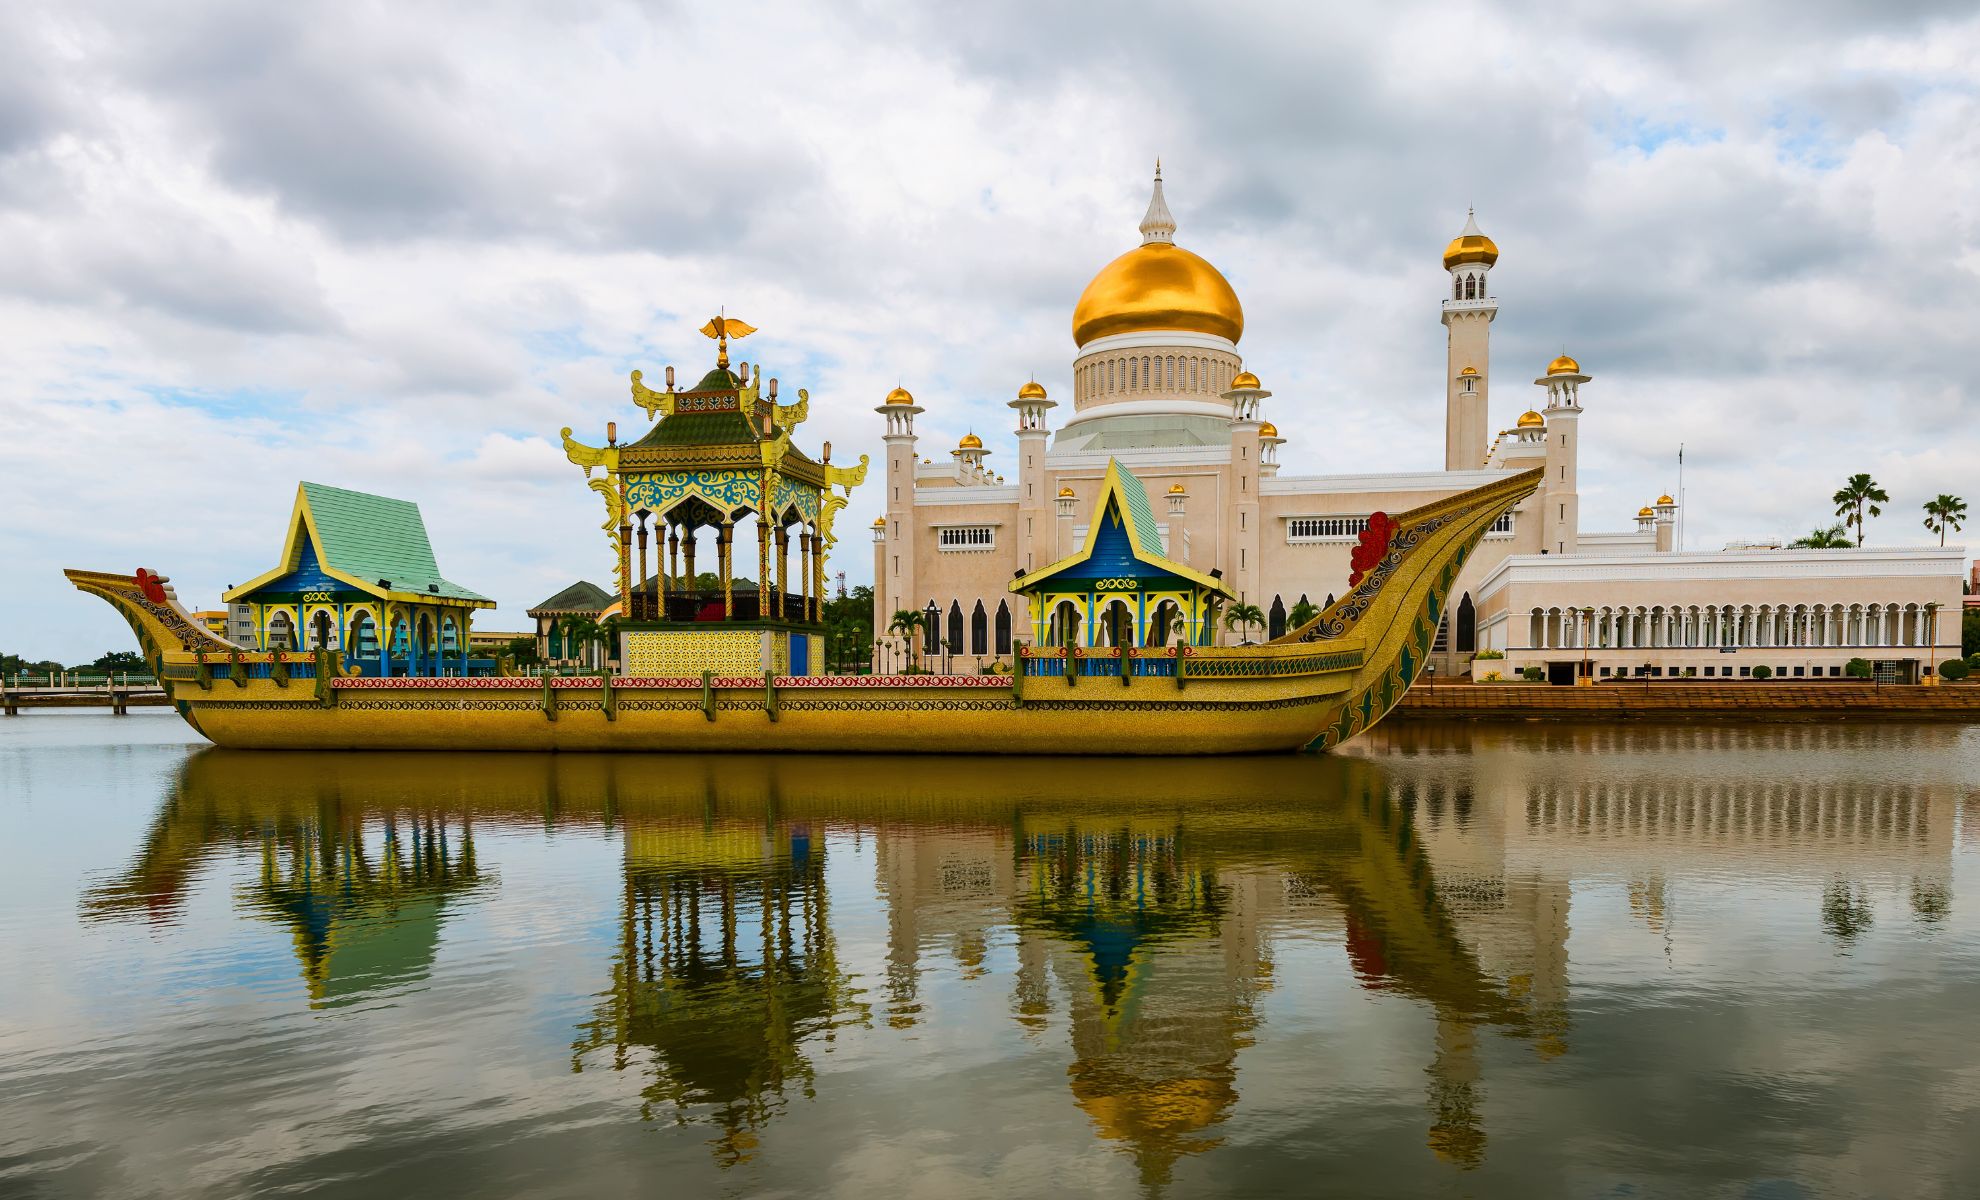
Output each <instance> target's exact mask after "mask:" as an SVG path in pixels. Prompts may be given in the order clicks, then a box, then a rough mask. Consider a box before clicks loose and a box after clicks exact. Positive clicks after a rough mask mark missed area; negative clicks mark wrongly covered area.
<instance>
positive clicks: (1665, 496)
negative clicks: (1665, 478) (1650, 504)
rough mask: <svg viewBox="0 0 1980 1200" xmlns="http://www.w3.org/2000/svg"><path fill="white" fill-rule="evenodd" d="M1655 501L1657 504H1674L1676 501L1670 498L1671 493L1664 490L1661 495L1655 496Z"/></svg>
mask: <svg viewBox="0 0 1980 1200" xmlns="http://www.w3.org/2000/svg"><path fill="white" fill-rule="evenodd" d="M1657 503H1658V504H1659V505H1664V504H1676V503H1677V501H1675V500H1673V499H1671V494H1670V493H1669V492H1665V493H1664V494H1663V495H1661V496H1659V497H1657Z"/></svg>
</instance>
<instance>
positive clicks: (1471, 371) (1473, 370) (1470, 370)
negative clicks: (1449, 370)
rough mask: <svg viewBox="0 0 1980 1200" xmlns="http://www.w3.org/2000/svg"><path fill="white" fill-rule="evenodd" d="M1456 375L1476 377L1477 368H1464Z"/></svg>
mask: <svg viewBox="0 0 1980 1200" xmlns="http://www.w3.org/2000/svg"><path fill="white" fill-rule="evenodd" d="M1458 374H1460V375H1476V374H1478V368H1477V367H1466V368H1465V369H1464V370H1462V371H1459V372H1458Z"/></svg>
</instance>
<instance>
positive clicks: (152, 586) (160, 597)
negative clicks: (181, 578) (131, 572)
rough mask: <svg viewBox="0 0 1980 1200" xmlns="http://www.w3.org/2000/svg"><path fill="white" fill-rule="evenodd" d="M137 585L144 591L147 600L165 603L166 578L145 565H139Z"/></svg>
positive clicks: (154, 602) (139, 589)
mask: <svg viewBox="0 0 1980 1200" xmlns="http://www.w3.org/2000/svg"><path fill="white" fill-rule="evenodd" d="M137 585H138V591H140V592H143V593H144V598H145V599H146V600H149V601H151V602H152V603H153V604H163V603H165V580H164V579H162V578H161V577H159V576H157V575H154V574H152V573H151V572H150V571H147V570H145V569H144V568H143V567H139V568H138V569H137Z"/></svg>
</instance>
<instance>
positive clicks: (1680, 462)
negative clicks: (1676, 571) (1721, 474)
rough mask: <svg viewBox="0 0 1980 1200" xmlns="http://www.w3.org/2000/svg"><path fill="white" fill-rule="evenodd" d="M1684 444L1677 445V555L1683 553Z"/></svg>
mask: <svg viewBox="0 0 1980 1200" xmlns="http://www.w3.org/2000/svg"><path fill="white" fill-rule="evenodd" d="M1684 507H1685V506H1684V443H1683V442H1679V443H1678V527H1677V535H1678V553H1679V554H1682V553H1684V515H1685V514H1684Z"/></svg>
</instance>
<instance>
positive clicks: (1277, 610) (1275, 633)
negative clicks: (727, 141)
mask: <svg viewBox="0 0 1980 1200" xmlns="http://www.w3.org/2000/svg"><path fill="white" fill-rule="evenodd" d="M1265 636H1266V637H1267V638H1282V637H1284V636H1286V598H1285V597H1284V596H1279V595H1274V596H1273V597H1272V608H1271V611H1270V612H1268V613H1266V615H1265Z"/></svg>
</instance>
